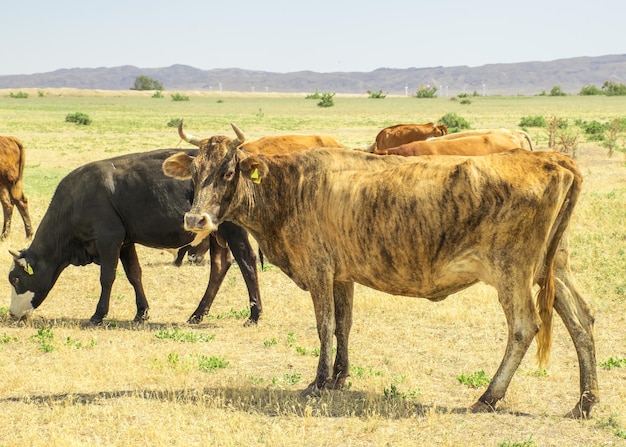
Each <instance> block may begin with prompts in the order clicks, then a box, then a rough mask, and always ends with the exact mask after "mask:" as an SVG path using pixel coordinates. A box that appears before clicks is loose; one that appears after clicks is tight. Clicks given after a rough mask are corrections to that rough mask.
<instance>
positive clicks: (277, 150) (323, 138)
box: [178, 120, 344, 155]
mask: <svg viewBox="0 0 626 447" xmlns="http://www.w3.org/2000/svg"><path fill="white" fill-rule="evenodd" d="M233 128H234V129H235V132H241V131H239V129H238V128H237V126H233ZM178 135H179V136H180V138H181V139H183V140H185V141H186V142H187V143H190V144H193V145H194V146H198V147H200V146H201V145H202V141H203V140H202V139H201V138H198V137H194V136H193V135H191V134H189V133H187V132H185V131H184V130H183V120H180V123H179V125H178ZM315 147H341V148H343V147H344V146H343V145H342V144H341V143H339V142H338V141H337V140H335V139H334V138H333V137H331V136H329V135H298V134H294V135H269V136H266V137H262V138H259V139H258V140H254V141H245V142H244V143H242V144H241V148H242V149H244V150H245V151H246V152H249V153H251V154H266V155H271V154H287V153H289V152H294V151H301V150H303V149H311V148H315Z"/></svg>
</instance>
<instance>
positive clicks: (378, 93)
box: [367, 90, 387, 99]
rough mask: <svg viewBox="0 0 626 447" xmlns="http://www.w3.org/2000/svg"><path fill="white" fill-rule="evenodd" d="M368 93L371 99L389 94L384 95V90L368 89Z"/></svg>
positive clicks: (382, 97) (381, 97)
mask: <svg viewBox="0 0 626 447" xmlns="http://www.w3.org/2000/svg"><path fill="white" fill-rule="evenodd" d="M367 94H368V98H371V99H384V98H385V97H386V96H387V95H383V91H382V90H378V91H377V92H373V91H371V90H368V91H367Z"/></svg>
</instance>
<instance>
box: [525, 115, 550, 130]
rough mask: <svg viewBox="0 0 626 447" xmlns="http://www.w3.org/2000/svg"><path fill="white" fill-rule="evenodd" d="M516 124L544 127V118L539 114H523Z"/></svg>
mask: <svg viewBox="0 0 626 447" xmlns="http://www.w3.org/2000/svg"><path fill="white" fill-rule="evenodd" d="M518 126H519V127H546V119H545V118H544V117H543V116H541V115H528V116H523V117H522V119H521V120H520V122H519V124H518Z"/></svg>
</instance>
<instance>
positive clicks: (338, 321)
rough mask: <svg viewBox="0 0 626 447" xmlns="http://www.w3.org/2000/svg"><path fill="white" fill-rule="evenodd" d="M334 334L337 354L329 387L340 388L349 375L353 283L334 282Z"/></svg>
mask: <svg viewBox="0 0 626 447" xmlns="http://www.w3.org/2000/svg"><path fill="white" fill-rule="evenodd" d="M333 291H334V298H335V336H336V338H337V355H336V356H335V366H334V367H333V380H332V383H331V384H330V385H329V387H331V388H333V389H341V388H343V387H344V385H345V383H346V379H347V378H348V377H349V376H350V361H349V360H348V340H349V338H350V329H351V328H352V307H353V302H354V283H352V282H346V283H343V282H342V283H339V282H335V286H334V289H333Z"/></svg>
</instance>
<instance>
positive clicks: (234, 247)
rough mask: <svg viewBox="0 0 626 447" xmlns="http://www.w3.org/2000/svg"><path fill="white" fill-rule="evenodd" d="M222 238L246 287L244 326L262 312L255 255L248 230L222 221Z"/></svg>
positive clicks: (251, 322) (256, 319)
mask: <svg viewBox="0 0 626 447" xmlns="http://www.w3.org/2000/svg"><path fill="white" fill-rule="evenodd" d="M219 231H221V232H222V233H223V236H224V238H225V239H226V241H227V242H228V246H229V247H230V251H231V252H232V254H233V256H234V257H235V260H236V261H237V265H239V269H240V270H241V275H242V276H243V280H244V281H245V282H246V287H247V288H248V298H249V303H250V318H249V319H248V321H246V323H245V326H250V325H255V324H257V323H258V321H259V317H260V316H261V313H262V312H263V305H262V304H261V291H260V290H259V274H258V271H257V266H256V261H257V258H256V255H255V253H254V250H253V249H252V246H251V245H250V240H249V239H248V232H247V231H246V230H245V229H243V228H241V227H240V226H237V225H235V224H233V223H230V222H223V223H222V224H221V225H220V229H219Z"/></svg>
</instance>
